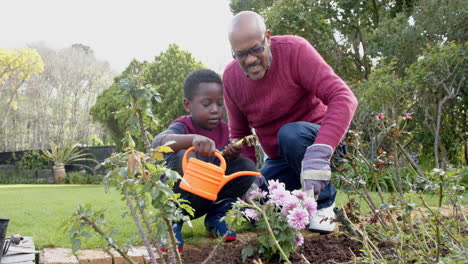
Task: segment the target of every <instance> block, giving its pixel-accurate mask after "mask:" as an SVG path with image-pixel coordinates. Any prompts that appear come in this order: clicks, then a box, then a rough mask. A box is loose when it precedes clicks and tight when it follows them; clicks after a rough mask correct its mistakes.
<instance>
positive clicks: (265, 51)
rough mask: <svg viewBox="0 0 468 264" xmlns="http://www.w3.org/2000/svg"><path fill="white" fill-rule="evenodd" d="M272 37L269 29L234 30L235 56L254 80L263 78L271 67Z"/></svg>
mask: <svg viewBox="0 0 468 264" xmlns="http://www.w3.org/2000/svg"><path fill="white" fill-rule="evenodd" d="M270 37H271V33H270V31H269V30H267V31H266V32H265V33H260V32H258V31H251V32H247V31H243V32H234V33H233V34H232V35H231V37H230V41H231V48H232V52H233V56H234V57H235V58H236V60H237V62H238V63H239V66H240V67H241V68H242V70H243V71H244V72H245V74H246V75H248V77H250V78H251V79H253V80H260V79H262V78H263V76H265V73H266V72H267V70H268V68H269V67H270V54H271V52H270ZM237 55H239V56H237Z"/></svg>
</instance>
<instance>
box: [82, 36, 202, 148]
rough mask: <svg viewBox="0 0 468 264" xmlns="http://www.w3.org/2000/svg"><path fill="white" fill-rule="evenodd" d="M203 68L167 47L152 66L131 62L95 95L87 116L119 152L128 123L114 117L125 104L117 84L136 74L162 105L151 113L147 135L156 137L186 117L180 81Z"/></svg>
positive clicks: (155, 105)
mask: <svg viewBox="0 0 468 264" xmlns="http://www.w3.org/2000/svg"><path fill="white" fill-rule="evenodd" d="M203 67H205V66H204V65H203V64H202V63H201V62H197V61H195V59H194V58H193V56H192V55H191V54H190V53H189V52H187V51H184V50H182V49H180V47H179V46H177V45H176V44H171V45H169V47H168V48H167V50H165V51H163V52H161V53H160V54H159V55H158V56H156V57H155V59H154V61H153V62H147V61H144V62H140V61H137V60H135V59H134V60H133V61H132V62H130V64H129V65H128V67H127V68H126V69H125V71H124V72H122V74H121V75H119V76H117V77H116V78H115V79H114V83H113V84H112V86H111V87H109V88H108V89H106V90H105V91H104V92H103V93H101V94H100V95H99V97H98V99H97V101H96V104H95V105H94V106H93V107H92V108H91V111H90V113H91V115H92V117H93V119H94V120H95V121H99V122H101V123H102V124H103V125H105V126H106V127H107V129H108V131H109V134H110V136H111V137H112V139H113V141H114V142H115V144H116V146H117V150H120V149H121V148H122V139H123V138H124V134H125V132H126V131H127V129H128V127H129V120H128V119H125V118H120V119H119V118H117V117H116V113H117V112H119V111H122V110H123V109H126V108H127V107H128V103H129V102H125V101H124V100H123V98H122V96H123V94H122V92H120V91H119V89H118V84H119V82H120V80H122V79H123V78H127V77H129V75H131V74H138V75H139V76H140V77H142V78H143V83H144V84H150V85H153V86H155V87H157V92H158V93H159V94H160V95H161V99H162V102H156V101H154V103H153V109H152V111H153V114H154V116H155V117H157V121H158V123H154V122H150V123H149V124H150V127H149V131H150V133H151V134H152V135H156V134H157V133H159V132H161V131H163V130H164V129H165V128H167V126H168V125H169V124H170V123H171V122H172V121H173V120H174V119H176V118H177V117H179V116H181V115H184V114H186V113H185V111H184V109H183V107H182V99H183V84H184V79H185V77H187V75H188V74H189V73H190V72H192V71H193V70H195V69H198V68H203ZM136 141H137V142H136V144H137V147H138V148H139V149H142V147H143V142H142V141H141V140H140V139H138V138H137V139H136Z"/></svg>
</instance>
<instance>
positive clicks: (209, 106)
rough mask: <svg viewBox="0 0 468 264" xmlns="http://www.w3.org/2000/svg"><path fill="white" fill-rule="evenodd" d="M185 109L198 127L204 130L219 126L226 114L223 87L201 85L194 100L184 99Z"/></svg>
mask: <svg viewBox="0 0 468 264" xmlns="http://www.w3.org/2000/svg"><path fill="white" fill-rule="evenodd" d="M184 108H185V110H186V111H187V112H188V113H190V115H191V116H192V120H193V122H194V123H195V125H196V126H198V127H201V128H204V129H212V128H214V127H216V126H218V125H219V123H220V122H221V119H222V117H223V113H224V98H223V87H222V86H221V85H220V84H218V83H211V82H210V83H200V84H199V85H198V88H197V89H195V91H194V93H193V99H192V100H188V99H187V98H184Z"/></svg>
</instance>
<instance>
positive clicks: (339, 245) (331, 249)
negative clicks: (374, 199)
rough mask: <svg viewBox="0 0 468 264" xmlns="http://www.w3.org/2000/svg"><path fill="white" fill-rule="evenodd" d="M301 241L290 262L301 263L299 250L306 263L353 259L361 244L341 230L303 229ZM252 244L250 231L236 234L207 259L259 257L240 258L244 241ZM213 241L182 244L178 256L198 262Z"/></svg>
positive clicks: (214, 262) (226, 262)
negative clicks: (302, 240) (323, 232)
mask: <svg viewBox="0 0 468 264" xmlns="http://www.w3.org/2000/svg"><path fill="white" fill-rule="evenodd" d="M303 235H304V244H303V245H302V246H301V247H299V248H298V249H297V251H296V252H295V253H293V255H292V258H291V262H292V263H304V262H303V261H302V259H301V256H300V254H303V255H304V256H305V257H306V259H307V260H308V261H309V262H310V263H340V262H346V261H350V260H353V258H354V256H359V255H360V254H361V252H360V251H359V250H360V249H361V248H362V245H361V243H360V242H358V241H355V240H353V239H351V238H349V237H348V236H347V235H345V234H343V233H333V234H330V235H322V236H319V235H318V234H314V233H310V232H304V233H303ZM255 244H256V235H255V234H253V233H242V234H238V235H237V240H236V241H234V242H229V243H223V244H221V245H220V246H219V247H218V249H217V251H216V255H215V256H214V257H212V258H211V259H210V261H209V262H208V263H210V264H219V263H222V264H237V263H252V262H253V261H254V259H259V258H261V257H260V256H256V257H254V258H248V259H247V260H246V262H242V255H241V251H242V249H243V248H245V247H246V246H248V245H255ZM213 247H214V246H213V245H204V246H193V245H185V247H184V250H183V251H182V259H183V262H184V263H190V264H192V263H202V262H203V261H204V260H205V259H206V258H207V257H208V255H209V254H210V253H211V251H212V249H213ZM262 263H264V264H267V263H282V262H280V261H279V259H278V258H277V259H274V260H271V261H270V262H267V261H265V260H262Z"/></svg>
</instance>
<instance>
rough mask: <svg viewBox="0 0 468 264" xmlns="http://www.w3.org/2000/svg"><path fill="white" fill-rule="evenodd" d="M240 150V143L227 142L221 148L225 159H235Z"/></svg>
mask: <svg viewBox="0 0 468 264" xmlns="http://www.w3.org/2000/svg"><path fill="white" fill-rule="evenodd" d="M241 151H242V145H237V144H234V143H231V144H228V145H227V146H226V147H225V148H224V150H223V156H224V158H227V159H236V158H238V157H239V155H240V153H241Z"/></svg>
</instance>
